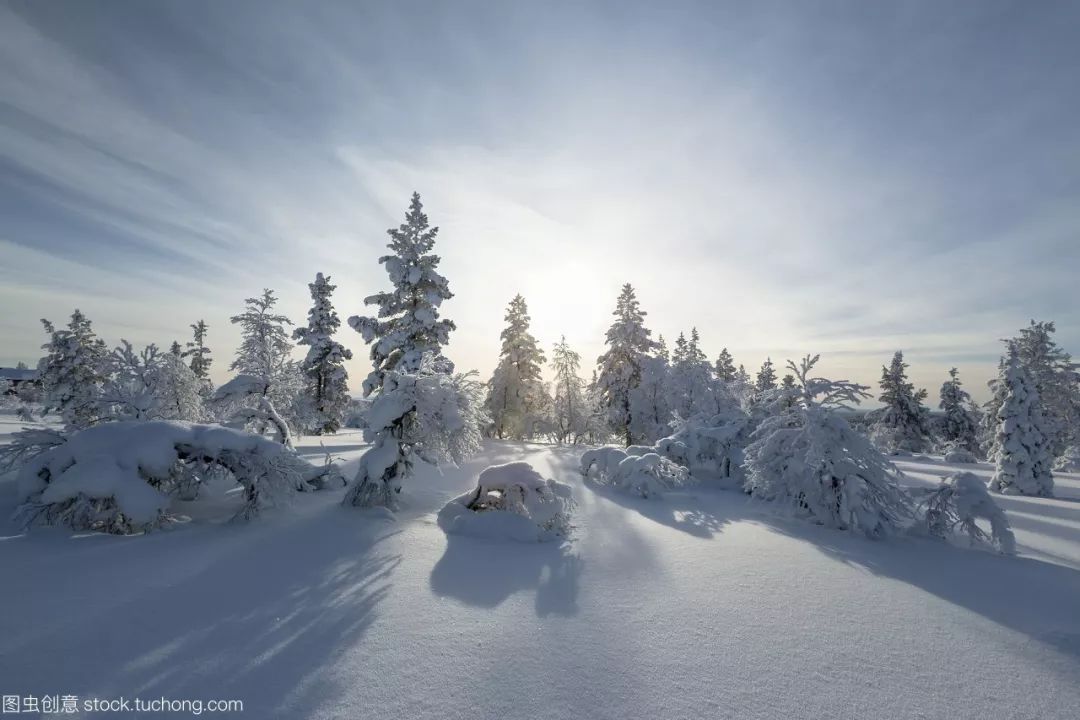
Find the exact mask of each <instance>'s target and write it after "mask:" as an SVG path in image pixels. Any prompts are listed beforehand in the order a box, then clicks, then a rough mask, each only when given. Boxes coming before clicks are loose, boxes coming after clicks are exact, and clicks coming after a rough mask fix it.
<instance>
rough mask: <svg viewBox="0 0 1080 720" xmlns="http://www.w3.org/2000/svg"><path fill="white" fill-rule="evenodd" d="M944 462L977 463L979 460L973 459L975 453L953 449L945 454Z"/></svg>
mask: <svg viewBox="0 0 1080 720" xmlns="http://www.w3.org/2000/svg"><path fill="white" fill-rule="evenodd" d="M945 462H947V463H957V464H960V463H977V462H979V458H977V457H975V453H973V452H971V451H970V450H964V449H963V448H954V449H952V450H949V451H948V452H947V453H945Z"/></svg>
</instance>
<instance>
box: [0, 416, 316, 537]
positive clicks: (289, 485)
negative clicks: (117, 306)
mask: <svg viewBox="0 0 1080 720" xmlns="http://www.w3.org/2000/svg"><path fill="white" fill-rule="evenodd" d="M220 472H227V473H230V474H231V475H232V477H233V478H234V479H235V480H236V482H237V483H239V484H240V485H241V486H243V488H244V501H245V502H244V506H243V508H242V509H241V510H240V511H239V512H238V513H237V517H238V518H247V517H250V516H252V515H254V514H255V513H257V512H258V510H259V509H260V508H262V507H263V506H265V505H270V504H273V503H274V502H276V501H277V500H279V499H282V498H283V497H284V496H287V495H289V494H291V493H293V492H295V491H296V490H298V489H301V487H302V486H303V485H304V484H305V483H306V482H307V481H308V480H309V479H315V478H317V477H320V476H321V475H322V474H323V472H321V471H320V469H317V468H313V467H312V466H311V465H310V464H309V463H307V462H306V461H304V460H303V459H301V458H300V457H299V456H297V455H296V454H295V453H294V452H293V451H292V450H291V449H289V448H286V447H285V446H283V445H281V444H279V443H276V442H273V441H271V440H269V439H266V438H263V437H261V436H259V435H255V434H252V433H248V432H244V431H242V430H235V429H231V428H226V427H222V426H220V425H197V424H191V423H183V422H171V421H152V422H114V423H104V424H102V425H96V426H94V427H90V428H87V429H86V430H82V431H80V432H77V433H75V434H73V435H71V436H69V437H68V438H67V439H66V440H65V441H64V442H63V443H62V444H59V445H56V446H55V447H52V448H50V449H48V450H46V451H44V452H42V453H40V454H39V455H37V456H35V457H33V458H32V459H30V460H29V461H28V462H26V463H25V464H24V465H22V467H21V468H20V469H19V472H18V475H17V483H18V493H19V498H20V500H21V502H22V504H21V505H20V507H19V509H18V510H17V515H18V516H19V518H20V519H21V520H23V522H24V523H25V524H26V525H31V524H35V523H41V524H49V525H57V524H63V525H68V526H70V527H72V528H73V529H77V530H98V531H103V532H110V533H117V534H127V533H134V532H141V531H144V530H148V529H151V528H154V527H157V526H159V525H161V524H162V523H163V522H165V521H167V520H168V515H167V509H168V506H169V503H170V501H171V499H172V497H174V496H184V497H185V498H190V497H194V496H195V495H197V492H198V487H199V485H200V484H201V483H202V482H203V481H204V480H205V479H206V478H208V477H209V476H210V475H211V474H213V473H220Z"/></svg>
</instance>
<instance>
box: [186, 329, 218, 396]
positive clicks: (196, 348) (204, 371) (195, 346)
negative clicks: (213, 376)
mask: <svg viewBox="0 0 1080 720" xmlns="http://www.w3.org/2000/svg"><path fill="white" fill-rule="evenodd" d="M191 329H192V331H193V335H194V339H192V340H189V341H188V343H187V350H185V351H184V357H190V358H191V364H190V366H189V367H191V372H193V373H195V377H197V378H199V379H200V380H203V381H205V382H206V383H207V384H209V382H210V377H209V375H210V365H211V363H213V362H214V360H213V358H211V357H210V348H208V347H206V331H207V327H206V322H204V321H203V320H200V321H199V322H197V323H194V324H193V325H192V326H191Z"/></svg>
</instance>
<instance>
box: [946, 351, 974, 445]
mask: <svg viewBox="0 0 1080 720" xmlns="http://www.w3.org/2000/svg"><path fill="white" fill-rule="evenodd" d="M938 407H940V408H941V410H942V411H943V412H944V413H945V419H944V422H943V424H942V433H941V435H942V437H941V439H942V440H943V441H944V442H945V443H947V444H948V445H949V446H951V447H953V448H959V449H963V450H967V451H968V452H971V453H976V452H978V450H979V440H978V434H979V428H978V421H977V416H976V415H975V412H974V410H973V403H972V400H971V395H969V394H968V392H967V390H964V388H963V383H961V382H960V372H959V371H958V370H957V369H956V368H952V369H950V370H949V379H948V380H946V381H945V383H944V384H943V385H942V386H941V403H940V404H939V405H938Z"/></svg>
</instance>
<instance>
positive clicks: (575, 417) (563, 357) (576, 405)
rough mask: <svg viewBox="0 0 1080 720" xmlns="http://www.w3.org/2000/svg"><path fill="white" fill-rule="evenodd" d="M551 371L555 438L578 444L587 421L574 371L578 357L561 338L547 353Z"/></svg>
mask: <svg viewBox="0 0 1080 720" xmlns="http://www.w3.org/2000/svg"><path fill="white" fill-rule="evenodd" d="M551 369H552V371H553V372H554V373H555V393H554V402H553V409H552V422H553V424H554V428H555V439H556V440H557V441H558V442H560V443H565V442H570V443H575V444H577V443H579V442H581V441H582V439H583V437H584V435H585V431H586V428H587V426H588V422H589V414H588V413H589V407H588V398H587V397H586V393H585V381H584V380H582V379H581V377H580V376H579V375H578V372H579V371H580V369H581V355H579V354H578V353H576V352H574V351H573V350H572V349H571V348H570V346H569V345H568V344H567V342H566V336H565V335H563V336H562V339H560V340H559V342H557V343H555V347H554V348H553V349H552V351H551Z"/></svg>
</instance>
